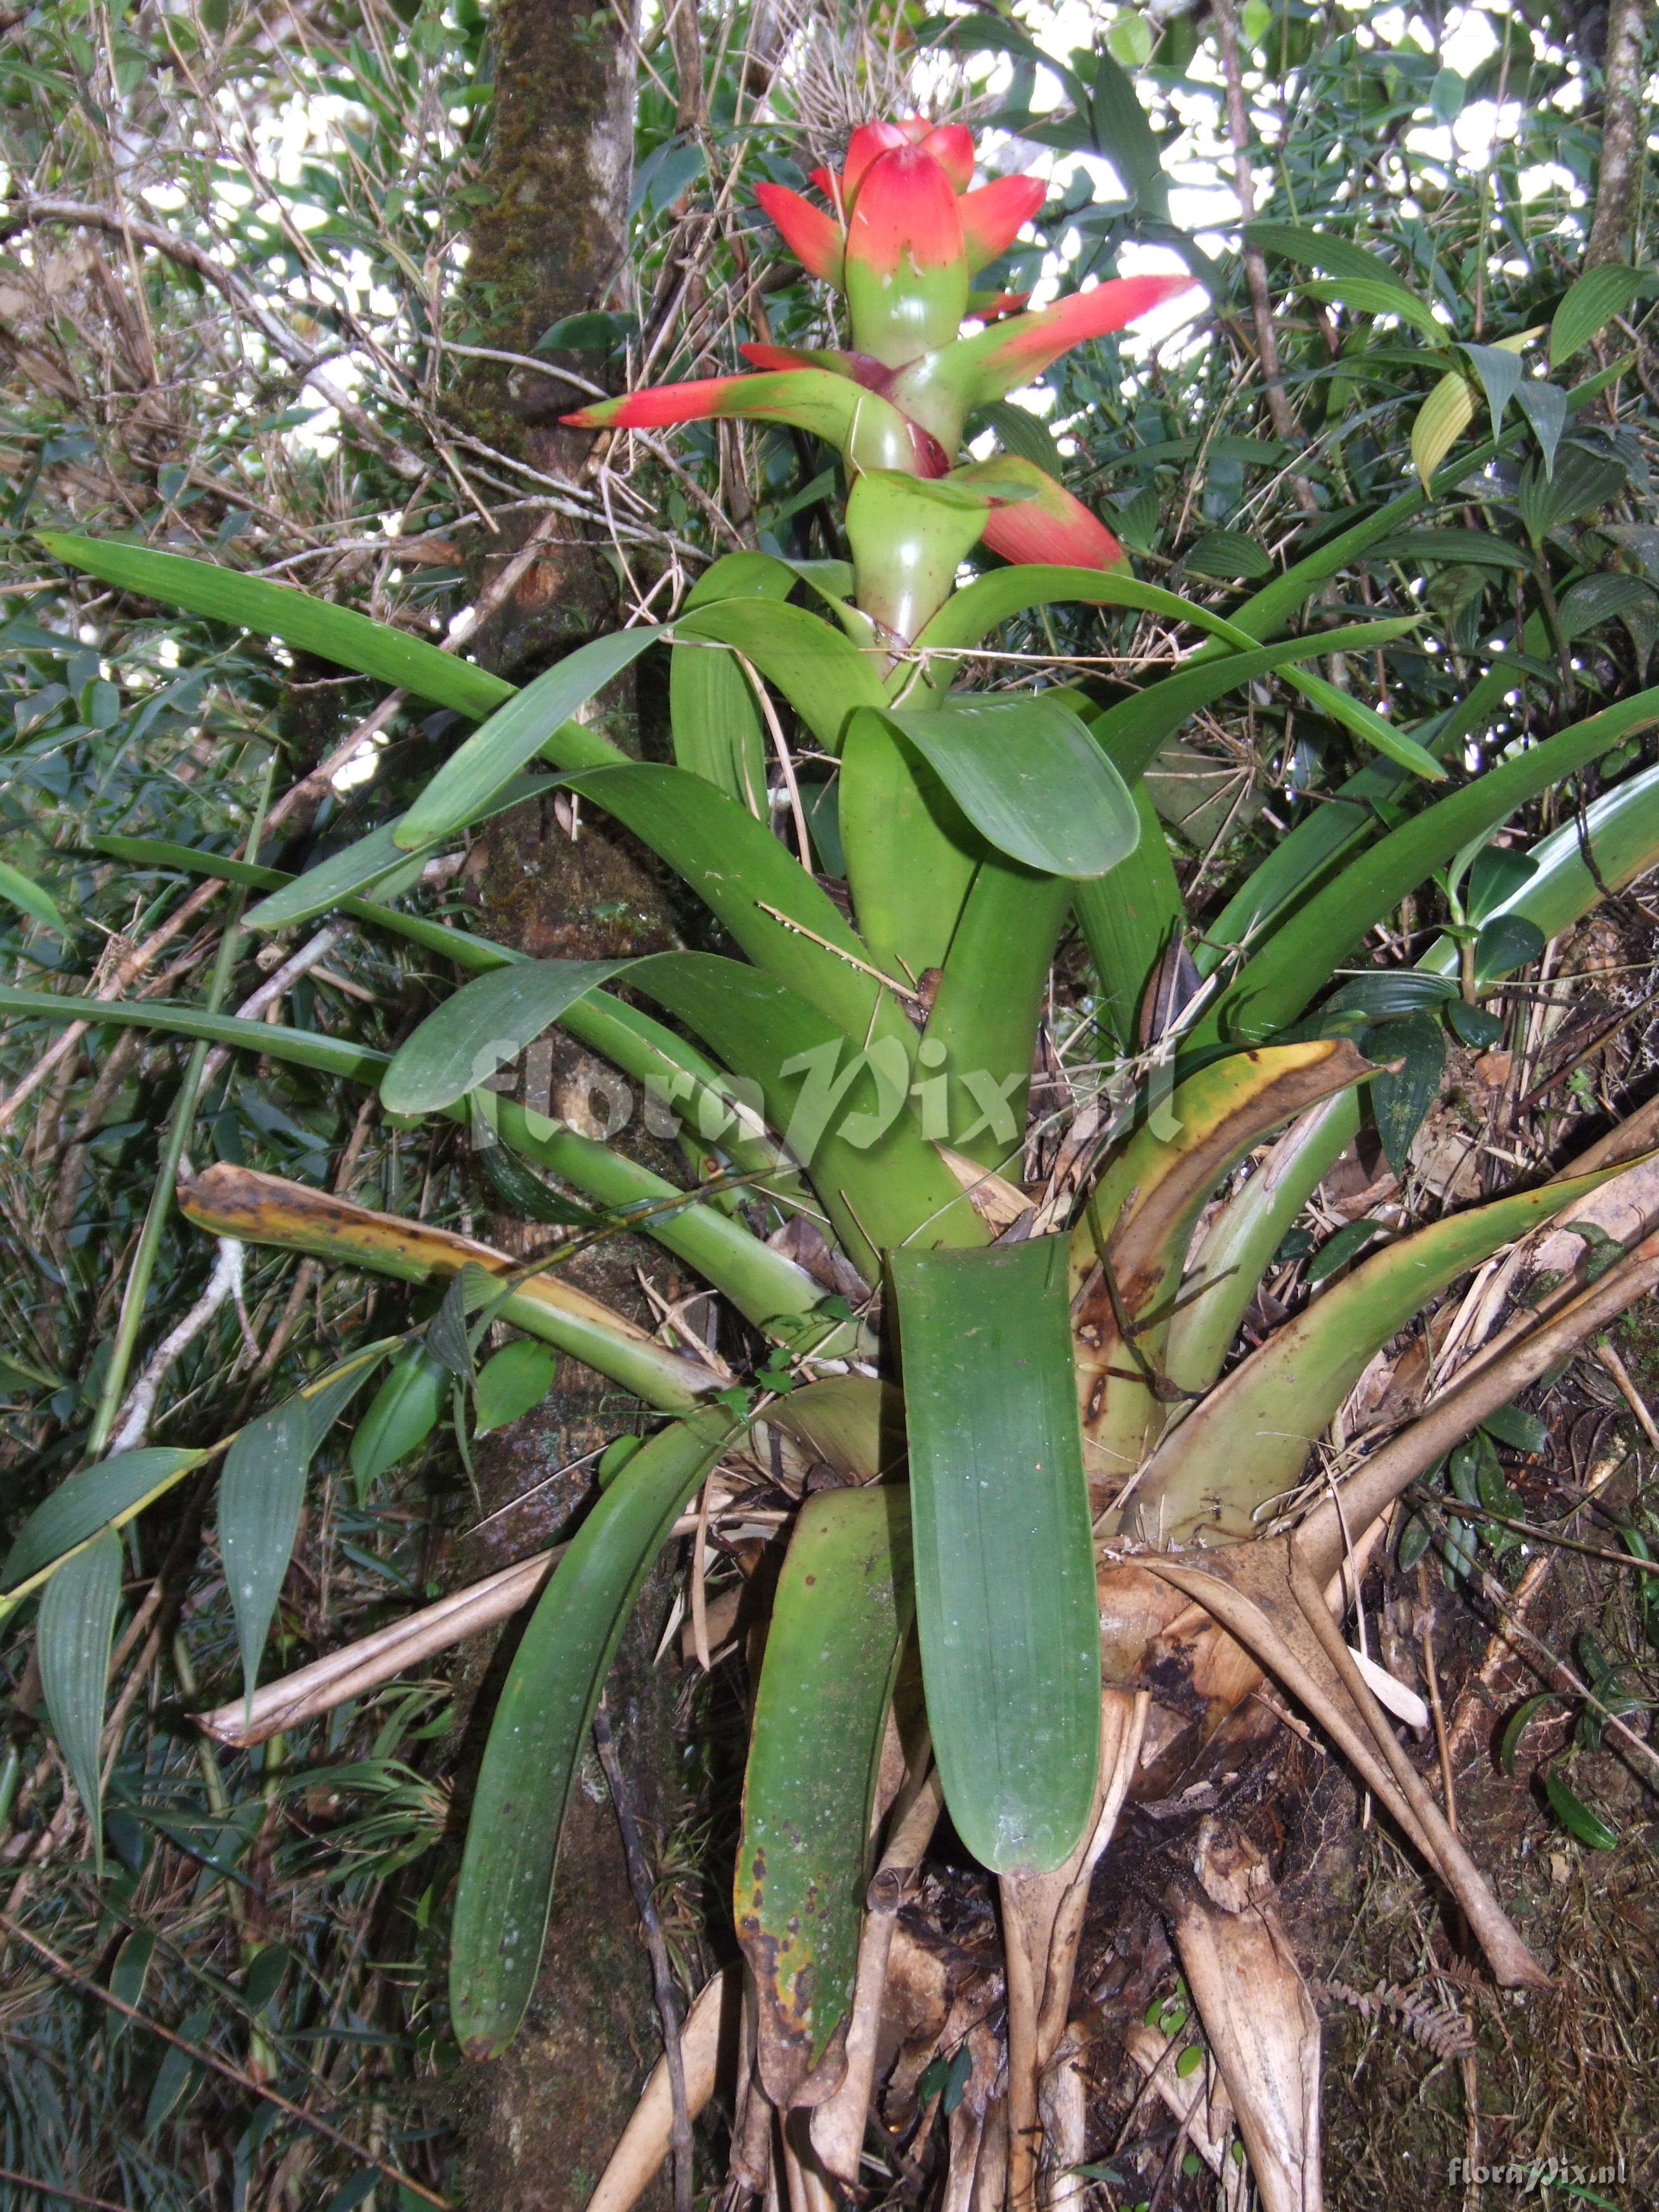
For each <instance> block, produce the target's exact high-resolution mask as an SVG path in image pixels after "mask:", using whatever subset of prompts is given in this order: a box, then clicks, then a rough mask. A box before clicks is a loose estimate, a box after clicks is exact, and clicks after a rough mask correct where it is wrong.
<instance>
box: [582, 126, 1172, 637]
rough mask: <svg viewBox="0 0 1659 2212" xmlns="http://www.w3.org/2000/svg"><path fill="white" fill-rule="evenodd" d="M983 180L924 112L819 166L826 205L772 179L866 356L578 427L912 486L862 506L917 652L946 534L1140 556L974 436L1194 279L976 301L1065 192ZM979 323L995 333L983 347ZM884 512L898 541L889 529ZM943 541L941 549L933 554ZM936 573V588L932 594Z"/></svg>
mask: <svg viewBox="0 0 1659 2212" xmlns="http://www.w3.org/2000/svg"><path fill="white" fill-rule="evenodd" d="M973 175H974V145H973V140H972V137H970V135H969V132H968V131H966V130H965V129H964V128H963V126H962V125H960V124H954V123H951V124H930V123H928V122H927V121H926V120H925V119H924V118H921V117H920V116H912V117H910V118H908V119H907V120H905V121H903V122H897V123H866V124H862V125H860V127H859V128H858V129H857V130H856V131H854V133H853V135H852V137H851V139H850V140H849V142H848V148H847V158H846V161H845V162H844V164H843V166H842V172H841V174H840V175H839V176H836V175H833V174H832V173H830V172H829V170H827V169H815V170H814V171H813V173H812V182H813V184H814V185H816V187H817V190H818V191H819V192H820V193H821V194H822V196H823V200H824V202H826V203H827V204H826V205H823V206H821V205H819V204H817V202H815V201H813V200H810V199H808V198H807V197H805V195H804V194H802V193H800V192H794V191H789V190H787V187H785V186H784V185H769V184H763V185H759V186H757V198H758V199H759V201H760V204H761V206H762V207H763V209H764V210H765V211H766V213H767V215H768V216H769V217H770V218H771V220H772V222H774V223H775V224H776V226H777V228H778V230H779V231H780V232H781V234H782V237H783V240H784V242H785V244H786V245H787V246H788V247H789V249H790V251H791V252H793V254H794V255H795V256H796V258H797V259H799V261H800V262H801V263H802V264H803V265H804V266H805V268H806V269H807V270H809V271H810V272H811V275H813V276H819V277H822V278H823V280H824V282H825V283H830V284H833V285H835V286H836V289H838V290H839V291H840V293H841V295H842V299H843V301H845V304H846V312H847V327H848V337H849V341H850V342H849V343H848V346H847V347H846V349H842V350H829V349H823V350H806V349H799V348H796V347H792V346H775V345H760V344H755V345H745V346H744V348H743V352H744V358H745V359H746V360H748V361H749V362H751V363H752V364H753V368H754V373H753V374H746V375H737V376H716V377H709V378H706V379H702V380H699V381H697V382H696V383H690V384H665V385H659V386H655V387H654V388H647V389H646V390H644V391H641V392H630V393H629V395H628V396H627V397H626V398H622V399H611V400H605V401H604V402H602V403H600V404H598V405H596V406H592V407H585V408H583V409H582V410H580V413H579V414H575V415H573V416H569V417H568V418H567V419H568V420H569V421H570V422H575V423H579V424H581V425H583V426H584V427H586V428H601V427H604V426H611V427H615V428H623V429H656V428H663V427H665V426H666V425H668V424H670V423H675V422H695V421H699V420H706V419H708V418H709V417H711V416H742V417H744V418H745V419H746V420H749V421H751V422H782V423H787V424H789V425H791V426H792V427H793V428H796V429H800V430H806V431H810V432H811V433H812V434H813V435H816V436H817V437H820V438H823V439H824V440H826V441H828V442H829V444H831V445H834V446H837V447H840V449H841V452H842V458H843V459H844V461H845V463H846V466H847V470H848V477H849V478H850V479H851V480H853V481H854V483H858V482H859V481H860V479H862V478H864V477H867V476H870V475H872V474H878V473H879V474H881V475H883V476H891V477H896V478H898V479H900V480H901V481H900V482H898V483H893V484H891V485H890V486H887V487H884V496H882V497H881V498H880V499H879V500H875V499H872V498H869V497H866V498H862V499H854V501H853V502H852V503H851V506H850V507H849V509H848V536H849V538H850V539H851V541H852V545H853V555H854V566H855V568H856V570H857V576H858V583H857V597H858V603H859V605H860V608H861V609H862V610H863V611H864V612H865V613H866V614H867V615H868V616H869V617H871V618H872V621H873V622H874V623H876V625H877V626H878V629H879V630H881V631H883V632H884V633H885V641H886V642H888V643H889V644H890V645H893V646H897V647H902V646H904V645H907V644H908V643H909V642H910V641H911V640H912V639H913V638H914V637H915V635H916V634H917V631H918V630H919V629H920V628H921V625H922V624H923V623H926V621H927V618H928V617H929V615H931V614H932V613H933V611H935V609H936V608H937V606H938V605H939V604H940V603H941V602H942V600H943V599H944V597H945V595H946V594H947V593H948V591H949V588H950V574H949V570H948V565H947V562H946V560H945V557H944V556H945V552H946V547H945V544H944V543H943V541H942V540H941V537H940V533H941V530H943V531H944V534H945V538H949V539H951V540H952V541H954V540H956V539H958V538H960V537H961V536H962V535H963V532H964V530H965V531H966V532H967V533H968V541H969V545H970V546H971V544H976V543H982V544H985V545H986V546H987V547H988V548H989V549H990V550H991V551H993V552H994V553H998V554H1000V555H1001V556H1002V557H1003V558H1004V559H1005V560H1008V561H1013V562H1060V563H1065V564H1066V565H1068V566H1071V567H1076V568H1110V567H1113V566H1115V564H1116V563H1117V562H1121V560H1122V558H1123V549H1122V548H1121V545H1120V544H1118V542H1117V540H1116V538H1114V537H1113V535H1112V533H1111V532H1110V531H1109V530H1108V529H1107V528H1106V526H1105V525H1104V524H1103V523H1102V522H1101V521H1100V520H1099V519H1098V518H1097V516H1096V515H1095V514H1093V513H1091V511H1090V509H1089V508H1088V507H1085V505H1084V504H1083V502H1082V501H1080V500H1079V499H1076V498H1074V497H1073V495H1072V494H1071V493H1070V492H1068V491H1067V490H1066V489H1065V488H1064V487H1063V486H1062V485H1060V484H1059V483H1056V482H1055V481H1054V478H1053V477H1050V476H1048V474H1047V473H1046V472H1045V471H1042V469H1040V468H1038V467H1037V466H1036V464H1035V463H1033V462H1031V461H1028V460H1024V459H1020V458H1019V457H1018V456H1015V455H1011V454H999V455H997V456H996V457H995V458H994V459H992V460H988V461H979V462H971V463H969V464H967V465H957V454H958V453H959V451H960V448H961V445H962V435H963V424H964V423H965V422H966V421H967V419H968V417H969V415H970V414H971V413H972V412H973V411H974V410H975V408H978V407H983V406H986V405H987V404H989V403H990V402H991V401H993V400H997V399H1000V398H1003V397H1004V395H1005V394H1006V393H1007V392H1012V390H1013V389H1014V388H1015V386H1018V385H1023V384H1029V383H1030V381H1031V380H1032V379H1033V378H1034V377H1036V376H1037V375H1039V374H1041V373H1042V370H1043V369H1045V368H1047V367H1048V364H1049V363H1050V362H1053V361H1054V360H1055V359H1057V358H1058V356H1060V354H1062V353H1064V352H1065V351H1066V349H1068V348H1069V347H1071V346H1074V345H1077V344H1079V343H1081V342H1082V341H1083V340H1084V339H1085V338H1092V337H1100V336H1102V335H1103V333H1104V332H1106V331H1115V330H1121V329H1122V328H1123V327H1124V325H1126V324H1127V323H1130V322H1133V319H1135V317H1136V316H1138V315H1141V314H1144V313H1146V311H1147V309H1148V308H1150V307H1156V306H1157V305H1158V302H1159V301H1163V300H1167V299H1169V298H1170V297H1171V296H1172V295H1175V294H1176V293H1178V292H1183V291H1185V290H1187V289H1188V288H1189V286H1190V284H1191V282H1192V280H1191V279H1190V278H1189V277H1187V276H1127V277H1119V278H1115V279H1114V280H1113V281H1111V282H1110V283H1103V284H1098V285H1097V286H1095V287H1094V289H1092V290H1091V291H1087V292H1077V293H1073V295H1071V296H1070V297H1069V298H1067V299H1065V300H1061V301H1059V302H1058V303H1057V304H1056V305H1055V306H1054V307H1044V308H1041V309H1039V310H1038V311H1037V312H1036V313H1024V312H1022V311H1023V310H1024V305H1025V300H1026V298H1027V296H1028V295H1025V294H1024V293H1017V294H998V295H992V294H988V293H982V292H981V293H976V292H975V291H974V289H972V287H973V279H974V276H975V273H976V272H977V271H978V270H981V269H983V268H985V267H986V266H987V265H988V264H990V263H992V262H994V260H996V258H998V256H999V255H1000V254H1001V253H1002V252H1005V251H1006V248H1007V247H1008V246H1011V245H1012V243H1013V241H1014V240H1015V238H1016V237H1017V236H1018V233H1019V231H1020V229H1021V228H1022V226H1023V225H1024V223H1026V222H1029V221H1030V217H1031V216H1033V215H1035V214H1036V210H1037V208H1038V207H1039V206H1040V205H1041V204H1042V197H1043V193H1044V189H1045V188H1044V185H1043V184H1042V179H1040V178H1036V177H999V178H996V179H994V180H993V181H992V182H991V183H989V184H986V185H979V186H978V187H977V188H975V186H974V183H973ZM965 319H974V320H976V321H977V322H978V323H979V324H980V325H981V327H980V328H979V329H977V330H975V331H973V332H971V334H970V335H969V336H967V337H963V335H962V325H963V321H964V320H965ZM906 479H908V489H907V486H906V483H905V482H904V481H903V480H906ZM918 479H923V480H927V479H933V480H942V483H943V484H944V485H945V486H948V487H949V488H950V489H948V490H947V491H946V492H945V501H944V503H945V507H948V508H949V509H950V510H951V521H950V523H949V524H948V525H947V524H946V523H945V515H944V513H942V512H941V506H940V501H939V495H938V494H937V493H935V495H933V497H930V496H929V495H927V493H925V492H923V491H922V490H921V483H919V482H918V481H917V480H918ZM871 489H872V491H873V489H874V487H871ZM878 513H879V515H880V519H881V520H880V534H879V535H877V534H876V533H875V532H874V531H873V530H872V527H871V525H872V524H873V522H874V520H875V517H876V515H877V514H878ZM975 516H976V517H977V520H976V521H975V520H972V519H971V518H973V517H975ZM866 518H867V520H866ZM860 525H863V527H860ZM895 529H896V530H897V531H898V537H897V538H894V536H893V535H892V532H894V531H895ZM924 541H927V543H928V544H929V545H930V546H931V547H932V548H933V549H936V552H935V551H933V550H930V551H927V552H924V550H923V544H924ZM963 550H967V548H965V547H964V549H963ZM924 572H925V573H926V574H927V576H928V578H929V587H928V588H927V589H922V590H918V588H917V586H918V582H919V579H920V576H921V574H922V573H924ZM934 586H936V587H937V595H935V588H934Z"/></svg>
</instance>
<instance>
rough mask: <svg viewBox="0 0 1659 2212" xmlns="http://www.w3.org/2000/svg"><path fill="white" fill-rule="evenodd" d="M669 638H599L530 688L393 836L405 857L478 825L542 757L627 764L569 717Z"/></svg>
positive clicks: (647, 633)
mask: <svg viewBox="0 0 1659 2212" xmlns="http://www.w3.org/2000/svg"><path fill="white" fill-rule="evenodd" d="M661 635H662V628H661V625H660V624H659V623H641V625H640V626H639V627H638V629H622V630H616V631H613V632H612V633H611V635H609V636H606V637H596V638H593V639H591V640H590V641H589V642H588V643H587V644H586V645H579V646H578V647H577V648H576V650H575V651H574V653H567V654H566V655H565V657H564V659H562V660H560V661H556V662H555V663H554V665H553V666H552V667H551V668H550V669H548V670H547V671H545V673H544V674H543V675H540V676H538V678H536V680H535V682H534V683H533V684H526V686H525V688H524V690H522V691H519V692H516V693H515V694H514V695H513V697H512V698H511V699H509V700H508V701H507V704H506V705H505V706H503V707H500V708H497V709H496V711H495V713H494V714H492V715H491V716H490V718H489V720H488V721H487V722H484V723H483V724H481V725H480V726H479V727H478V728H477V729H476V730H474V732H472V734H471V737H470V738H468V739H467V740H466V742H465V744H463V745H462V746H461V747H460V749H459V750H458V751H456V752H453V753H452V754H451V755H450V757H449V758H448V759H447V761H446V762H445V763H444V764H443V766H442V767H441V769H439V770H438V773H437V774H436V775H435V776H434V777H433V779H432V781H431V782H430V783H428V786H427V787H426V789H425V790H424V791H423V792H422V793H421V795H420V797H419V798H418V799H416V801H415V804H414V805H412V806H411V807H410V810H409V811H408V813H407V814H405V815H404V817H403V819H402V821H401V822H399V823H398V824H397V827H396V829H394V831H393V833H392V834H393V836H394V839H395V841H396V842H397V844H398V847H399V848H401V850H403V851H404V852H405V853H413V852H418V851H419V850H420V848H422V846H423V845H431V844H435V842H437V841H438V840H439V839H440V838H442V837H449V836H453V835H454V833H455V831H456V830H458V829H465V828H466V827H467V825H468V824H469V823H473V822H476V821H477V820H478V819H479V818H480V817H481V816H482V815H483V811H484V809H485V808H486V807H487V806H488V805H489V802H490V800H491V799H493V798H494V797H495V793H497V792H498V791H499V790H500V789H501V786H502V785H503V784H504V783H505V782H506V781H507V778H508V777H509V776H510V775H513V774H515V773H516V771H517V770H518V769H521V768H522V767H523V766H524V764H525V763H526V761H527V760H529V759H531V758H532V756H533V755H535V754H537V753H538V752H543V751H545V752H546V754H547V756H548V757H549V758H550V759H551V760H552V761H553V762H554V763H555V764H556V766H557V767H559V768H562V769H578V768H593V767H598V766H600V765H603V764H604V763H607V762H611V761H618V760H621V759H623V758H624V757H625V756H624V755H623V753H622V752H621V751H620V750H619V749H618V748H617V746H616V745H613V744H611V740H610V739H609V738H606V737H603V736H601V734H600V733H599V731H598V730H594V729H589V728H587V727H586V726H583V725H580V724H577V723H574V722H572V721H571V720H569V717H570V716H571V715H573V714H575V713H577V712H578V710H579V709H580V708H583V707H585V706H586V704H587V702H588V701H589V700H590V699H592V696H593V695H594V693H595V692H596V691H601V690H604V688H605V685H606V684H609V683H611V682H612V681H613V680H614V679H615V678H617V677H618V676H620V675H621V674H622V672H623V670H624V669H625V668H629V667H631V666H632V665H633V664H634V662H635V661H636V660H637V659H639V657H640V655H641V653H643V652H644V651H645V649H646V647H647V646H649V645H653V644H654V643H655V642H656V641H657V639H658V638H659V637H660V636H661Z"/></svg>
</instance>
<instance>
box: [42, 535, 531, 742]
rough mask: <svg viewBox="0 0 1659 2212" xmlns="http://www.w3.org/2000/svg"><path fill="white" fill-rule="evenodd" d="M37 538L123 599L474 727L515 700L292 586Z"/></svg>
mask: <svg viewBox="0 0 1659 2212" xmlns="http://www.w3.org/2000/svg"><path fill="white" fill-rule="evenodd" d="M35 534H36V535H37V536H38V537H39V538H40V542H41V544H43V545H44V546H45V547H46V550H47V551H48V552H49V553H50V554H51V555H52V557H53V559H54V560H58V561H62V562H64V564H65V565H66V566H67V567H69V568H82V569H84V570H85V571H86V573H87V574H88V575H92V576H100V577H101V578H102V579H103V580H104V581H105V583H106V584H113V585H114V586H115V587H116V589H117V590H118V591H123V592H140V593H142V594H143V596H144V597H145V598H146V599H161V600H162V601H164V602H165V603H166V604H167V605H169V606H175V607H184V608H185V609H186V610H188V611H189V612H190V613H191V614H197V615H207V616H209V617H210V618H211V619H212V620H214V621H216V622H227V623H238V624H239V625H240V627H241V628H242V629H251V630H253V631H255V632H256V633H257V634H258V635H259V636H261V637H280V638H283V639H285V640H286V641H287V642H288V643H289V645H292V646H297V647H298V648H299V649H300V651H301V653H315V654H317V656H318V657H319V659H323V660H331V661H333V662H334V664H335V665H336V666H337V667H339V668H355V669H356V670H357V671H358V672H359V673H360V674H361V675H363V676H374V677H378V678H379V679H380V682H381V683H382V684H396V685H398V687H399V688H400V689H401V690H405V691H413V692H415V693H416V695H417V696H419V697H421V698H422V699H432V700H435V701H436V702H437V703H438V704H439V705H440V706H441V707H453V708H454V709H455V711H456V712H457V713H458V714H466V715H469V716H471V718H473V719H474V720H480V719H482V718H483V716H484V715H486V714H491V713H493V712H494V710H495V708H497V707H499V706H500V705H501V702H503V701H504V700H507V699H510V698H511V697H512V696H513V686H512V685H511V684H507V683H503V681H502V680H501V678H500V677H499V676H491V675H489V673H488V672H487V671H485V670H483V669H482V668H475V667H474V666H473V665H472V664H471V662H470V661H466V660H463V659H460V658H459V655H458V654H455V653H441V652H440V651H439V649H438V647H436V646H435V645H428V644H426V643H425V642H424V641H422V639H420V638H416V637H410V635H408V634H407V633H406V632H405V631H404V630H400V629H392V628H391V627H390V626H389V625H388V624H387V623H377V622H371V621H370V620H369V618H368V616H367V615H360V614H354V613H353V612H352V611H351V610H350V609H349V607H337V606H334V605H331V604H330V602H329V601H328V600H326V599H313V597H312V596H311V594H310V593H309V592H301V591H296V590H295V587H294V586H293V585H292V584H273V583H270V582H269V581H268V580H266V579H265V578H264V577H263V576H243V575H239V574H237V572H236V570H235V569H234V568H222V567H221V566H220V565H219V564H218V563H217V562H213V561H192V560H189V559H187V558H186V557H185V556H183V555H181V554H178V553H154V552H152V551H151V550H150V549H149V547H148V546H147V545H133V544H129V543H128V542H127V541H126V540H125V539H122V538H81V537H77V536H76V535H74V534H73V533H72V532H68V531H61V530H42V531H39V532H36V533H35Z"/></svg>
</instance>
